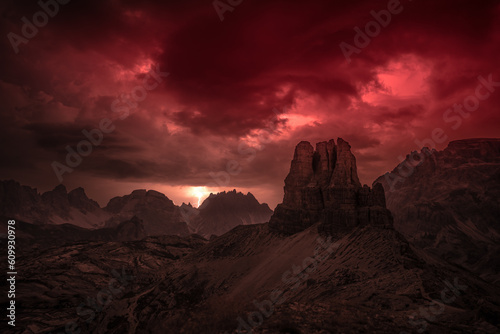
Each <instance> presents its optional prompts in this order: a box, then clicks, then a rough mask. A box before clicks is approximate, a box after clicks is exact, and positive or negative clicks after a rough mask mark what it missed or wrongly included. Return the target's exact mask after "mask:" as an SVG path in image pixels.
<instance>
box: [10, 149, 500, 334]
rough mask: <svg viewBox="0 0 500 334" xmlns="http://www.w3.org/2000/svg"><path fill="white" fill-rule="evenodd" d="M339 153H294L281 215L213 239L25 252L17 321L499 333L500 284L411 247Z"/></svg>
mask: <svg viewBox="0 0 500 334" xmlns="http://www.w3.org/2000/svg"><path fill="white" fill-rule="evenodd" d="M339 141H340V140H339ZM344 143H345V144H344ZM344 143H342V144H341V145H343V146H344V148H347V147H348V144H347V143H346V142H344ZM322 146H323V144H322V143H320V144H318V145H317V148H318V147H319V148H321V147H322ZM326 147H327V148H328V143H327V144H326ZM330 147H331V148H332V150H330V151H328V150H327V152H329V153H328V155H324V154H322V153H321V149H320V150H319V152H318V149H317V150H316V152H318V153H319V154H315V153H314V151H313V150H312V146H311V145H310V144H309V143H305V142H302V143H300V144H299V145H298V146H297V148H296V154H295V156H294V159H293V161H292V164H291V169H290V173H289V177H287V180H285V193H284V201H283V203H282V204H280V206H279V207H280V208H282V209H280V210H276V213H275V214H274V215H273V218H271V221H270V222H269V223H263V224H254V225H240V226H237V227H235V228H233V229H231V230H230V231H229V232H227V233H225V234H223V235H221V236H219V237H217V238H213V239H211V240H210V241H207V240H206V239H204V238H202V237H200V236H197V235H191V236H189V237H180V236H149V237H146V238H144V239H142V240H138V241H126V242H109V241H92V242H87V243H85V242H77V243H74V244H67V245H65V246H61V247H53V248H50V249H47V250H46V251H44V252H32V251H29V248H28V249H27V250H26V251H24V253H22V254H21V257H22V258H23V261H22V262H21V263H22V267H21V268H20V269H19V272H20V276H19V279H18V280H19V283H18V284H19V285H18V289H19V292H20V293H19V295H18V296H17V301H18V302H19V303H20V305H23V317H20V318H19V320H18V323H17V326H18V327H19V328H22V329H24V328H26V327H27V326H28V325H32V324H36V326H37V327H36V330H37V331H38V332H43V333H45V332H49V331H53V332H59V331H64V328H65V326H66V324H67V323H69V322H75V323H76V324H77V325H78V327H79V328H80V329H81V331H82V332H85V333H87V332H88V333H101V332H106V333H111V334H113V333H116V334H118V333H120V334H121V333H153V334H155V333H165V332H166V331H168V332H169V333H242V332H247V333H250V332H254V333H307V334H309V333H322V334H328V333H330V334H331V333H401V332H406V333H410V332H419V333H421V332H425V331H428V332H430V333H473V332H474V333H495V332H498V330H499V329H500V319H499V318H498V314H500V306H499V305H500V287H498V286H496V285H494V284H491V283H488V282H486V281H485V280H483V279H481V278H479V277H478V276H477V275H476V274H474V273H473V272H471V271H469V270H467V269H465V268H462V267H460V266H456V265H454V264H451V263H448V262H446V261H445V260H443V259H442V258H440V257H439V256H436V255H434V254H432V253H430V252H428V251H427V250H424V249H421V248H419V247H417V246H416V245H412V244H411V243H409V242H408V241H407V240H406V239H405V238H404V236H403V235H402V234H400V233H399V232H398V231H396V229H395V228H394V227H393V225H392V218H391V215H390V213H389V212H388V211H387V209H385V204H384V203H383V196H384V190H383V188H382V187H381V186H380V185H378V186H374V188H373V189H370V188H368V187H361V185H360V184H359V182H357V178H356V175H357V172H356V165H355V163H353V162H354V160H353V156H351V155H352V154H349V153H350V150H349V152H347V151H346V150H345V149H341V151H342V152H344V153H343V154H340V155H339V154H333V152H335V151H334V150H333V145H331V144H330ZM304 149H305V150H304ZM304 152H305V153H304ZM309 152H310V153H311V154H309ZM330 152H332V153H331V154H330ZM336 152H339V151H338V150H337V151H336ZM346 152H347V153H346ZM325 156H326V157H328V159H324V157H325ZM304 157H305V158H307V159H303V158H304ZM310 157H312V159H310ZM315 157H316V158H315ZM330 157H331V158H332V159H333V157H335V159H336V160H335V163H334V164H333V163H330V161H333V160H330ZM318 161H319V162H321V163H318ZM325 161H326V162H325ZM319 166H323V167H321V168H320V167H319ZM334 166H335V167H334ZM336 166H341V167H339V169H338V170H337V172H336V171H335V169H336V168H337V167H336ZM138 195H139V196H140V197H141V198H143V197H144V196H146V195H147V194H146V195H145V194H143V193H141V194H138ZM154 196H156V195H154ZM241 196H247V198H246V201H248V202H254V201H253V200H252V199H251V198H250V197H249V195H243V194H241V195H240V194H237V193H236V192H229V193H225V194H222V195H219V196H215V197H217V198H212V199H210V201H209V202H207V204H206V207H204V208H200V212H203V210H205V209H206V210H208V208H210V207H213V208H217V207H218V206H219V205H220V206H221V208H225V206H226V203H228V202H231V200H232V199H235V198H238V197H241ZM132 197H133V196H132ZM318 199H320V200H318ZM141 201H142V199H139V201H136V200H135V199H133V198H127V199H126V200H124V202H123V203H125V207H127V205H128V204H127V203H140V202H141ZM116 202H117V203H119V205H117V208H118V209H117V210H118V211H119V212H122V204H123V203H122V200H118V201H116ZM135 205H136V204H134V205H132V206H131V207H135ZM243 208H246V206H243ZM183 209H185V211H186V212H187V213H186V215H190V216H193V217H194V216H195V215H196V213H195V211H193V210H192V209H194V208H192V206H190V205H184V208H183ZM214 210H216V209H214ZM207 212H210V211H207ZM332 212H333V214H332ZM295 215H298V217H299V218H297V216H295ZM302 217H304V218H305V219H304V220H302ZM192 226H193V225H192ZM34 242H36V240H35V241H34ZM21 249H23V248H21ZM122 268H123V270H122ZM116 271H119V272H120V273H121V279H120V280H117V279H116V277H117V275H116ZM113 280H114V281H113ZM109 282H113V283H117V284H115V286H114V287H116V285H118V286H119V287H120V289H118V290H117V289H114V290H115V291H117V292H116V294H115V295H114V296H113V298H112V300H111V302H110V304H109V305H107V306H106V307H104V308H99V307H98V305H97V306H94V304H95V303H93V301H95V300H96V298H98V297H94V296H98V294H99V291H111V290H103V289H105V288H106V289H108V288H109V287H110V286H112V285H110V283H109ZM33 287H36V288H33ZM103 287H104V288H103ZM109 293H112V292H109ZM101 294H102V293H101ZM89 296H90V297H89ZM85 302H86V303H87V304H84V305H85V308H84V309H83V311H86V312H82V309H79V310H80V313H78V311H76V312H77V314H78V315H79V316H78V317H76V316H75V310H77V307H78V305H80V306H81V305H82V303H85ZM40 305H43V308H44V309H43V311H42V310H40ZM93 310H94V311H93ZM90 312H91V313H90ZM47 314H51V317H47ZM80 314H85V316H83V315H80ZM89 314H92V315H93V316H92V321H86V320H88V319H90V317H89V316H88V315H89ZM19 332H20V331H19Z"/></svg>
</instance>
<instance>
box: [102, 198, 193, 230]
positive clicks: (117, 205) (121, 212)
mask: <svg viewBox="0 0 500 334" xmlns="http://www.w3.org/2000/svg"><path fill="white" fill-rule="evenodd" d="M104 210H106V211H107V212H109V213H110V214H111V215H112V218H111V219H110V220H108V222H107V224H108V225H109V226H116V225H117V224H118V223H120V222H122V221H124V220H129V219H131V218H132V217H133V216H137V217H138V218H140V219H142V220H143V221H144V228H145V230H146V233H147V235H162V234H168V235H182V236H184V235H188V234H189V229H188V226H187V224H186V222H185V221H184V219H183V217H182V215H181V212H180V210H179V207H178V206H176V205H175V204H174V202H172V200H170V199H169V198H168V197H167V196H165V195H164V194H162V193H160V192H157V191H154V190H149V191H146V190H144V189H140V190H134V191H133V192H132V193H131V194H130V195H126V196H122V197H114V198H112V199H111V200H110V201H109V203H108V205H107V206H106V207H105V208H104Z"/></svg>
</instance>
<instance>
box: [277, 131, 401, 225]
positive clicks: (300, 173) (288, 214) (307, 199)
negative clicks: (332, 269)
mask: <svg viewBox="0 0 500 334" xmlns="http://www.w3.org/2000/svg"><path fill="white" fill-rule="evenodd" d="M284 191H285V193H284V197H283V203H282V204H279V205H278V206H277V207H276V210H275V213H274V215H273V216H272V218H271V221H270V223H269V225H270V227H271V228H272V229H274V230H277V231H280V232H282V233H285V234H294V233H297V232H300V231H302V230H304V229H306V228H308V227H309V226H311V225H314V224H316V223H318V222H320V223H321V224H320V225H319V230H320V231H322V232H326V233H328V234H337V233H340V232H345V231H349V230H351V229H352V228H353V227H355V226H361V225H366V224H374V225H379V226H392V216H391V213H390V212H389V210H387V208H386V206H385V195H384V189H383V187H382V186H381V185H377V184H376V185H374V187H373V189H370V188H369V187H368V186H366V185H365V186H361V184H360V182H359V178H358V173H357V169H356V158H355V157H354V155H353V154H352V152H351V146H350V145H349V143H347V142H346V141H344V140H343V139H342V138H338V139H337V144H335V141H334V140H333V139H331V140H330V141H328V142H326V141H325V142H320V143H317V144H316V150H314V148H313V147H312V145H311V144H310V143H309V142H307V141H302V142H300V143H299V144H298V145H297V147H296V148H295V153H294V156H293V160H292V163H291V167H290V172H289V173H288V176H287V177H286V179H285V187H284Z"/></svg>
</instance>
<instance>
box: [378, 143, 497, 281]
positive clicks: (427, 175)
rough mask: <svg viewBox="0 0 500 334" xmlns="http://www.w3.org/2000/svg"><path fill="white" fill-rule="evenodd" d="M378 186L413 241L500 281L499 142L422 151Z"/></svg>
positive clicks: (396, 220)
mask: <svg viewBox="0 0 500 334" xmlns="http://www.w3.org/2000/svg"><path fill="white" fill-rule="evenodd" d="M375 182H380V184H382V185H383V186H384V188H385V191H386V196H387V206H388V208H389V209H390V210H391V212H392V213H393V215H394V228H395V229H396V230H398V231H399V232H401V233H402V234H403V235H404V236H405V237H406V238H408V240H409V241H410V242H412V243H413V244H415V245H417V246H419V247H421V248H424V249H427V250H428V251H431V252H433V253H435V254H438V255H440V256H441V257H443V258H445V259H447V260H448V261H451V262H454V263H457V264H459V265H461V266H464V267H466V268H468V269H469V270H472V271H474V272H476V273H478V274H480V275H481V277H482V278H484V279H487V280H489V281H493V282H497V284H498V283H499V282H500V264H499V261H498V252H500V246H499V245H500V225H499V224H498V222H499V218H498V217H500V202H499V198H500V139H494V138H478V139H464V140H457V141H452V142H450V143H449V145H448V147H447V148H446V149H444V150H443V151H436V150H429V149H427V148H425V147H424V148H423V149H422V150H421V152H412V153H411V154H409V155H407V157H406V159H405V160H404V161H403V162H401V164H399V165H398V166H397V167H396V168H394V170H393V171H392V172H391V173H386V174H385V175H383V176H381V177H379V178H378V179H377V180H376V181H375Z"/></svg>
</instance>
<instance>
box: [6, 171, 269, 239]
mask: <svg viewBox="0 0 500 334" xmlns="http://www.w3.org/2000/svg"><path fill="white" fill-rule="evenodd" d="M0 204H1V209H0V210H1V211H0V215H2V216H5V217H10V219H12V218H15V219H19V220H20V221H23V222H26V223H30V224H35V225H47V227H46V229H50V226H55V225H62V224H70V225H74V226H78V227H82V228H86V229H102V228H105V227H106V228H114V227H117V226H118V225H119V224H120V223H122V222H124V221H129V220H131V219H132V217H137V218H138V219H140V220H141V221H142V222H143V228H144V230H145V233H146V235H179V236H187V235H189V234H191V233H199V234H200V235H203V236H205V237H207V238H208V237H210V236H212V235H221V234H223V233H225V232H227V231H229V230H230V229H232V228H234V227H236V226H238V225H244V224H258V223H263V222H267V221H269V218H270V216H271V214H272V212H273V211H272V210H271V209H269V206H268V205H267V204H265V203H263V204H260V203H259V202H258V201H257V199H256V198H255V197H254V196H253V195H252V194H251V193H248V194H246V195H244V194H242V193H241V192H236V190H233V191H229V192H227V193H226V192H222V193H219V194H210V196H209V198H207V199H206V200H205V201H204V202H203V204H202V205H201V206H200V208H199V209H198V208H194V207H192V206H191V205H186V204H184V203H183V205H181V206H180V207H179V206H177V205H175V204H174V203H173V202H172V200H170V199H169V198H168V197H167V196H165V195H164V194H162V193H160V192H157V191H154V190H149V191H146V190H144V189H139V190H134V191H133V192H132V193H130V194H129V195H125V196H118V197H114V198H112V199H111V200H110V201H109V202H108V204H107V205H106V206H105V207H104V208H101V207H100V206H99V204H98V203H97V202H95V201H93V200H91V199H89V198H88V197H87V195H86V194H85V191H84V189H83V188H76V189H74V190H72V191H70V192H69V193H68V192H67V190H66V187H64V186H63V185H58V186H57V187H56V188H54V189H53V190H51V191H47V192H45V193H43V194H40V193H38V191H37V190H36V189H33V188H30V187H27V186H22V185H21V184H19V183H18V182H16V181H13V180H8V181H0ZM54 233H58V232H54ZM85 235H89V234H85ZM69 240H73V239H69Z"/></svg>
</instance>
